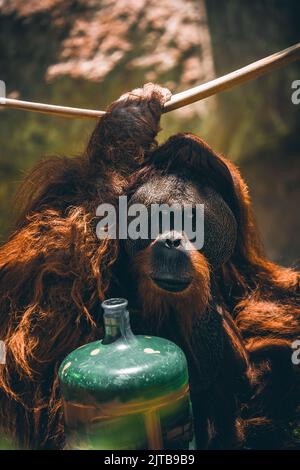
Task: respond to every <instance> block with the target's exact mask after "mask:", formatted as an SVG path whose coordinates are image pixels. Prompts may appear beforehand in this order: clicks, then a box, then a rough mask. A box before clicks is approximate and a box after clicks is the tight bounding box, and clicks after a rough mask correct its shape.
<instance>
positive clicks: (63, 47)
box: [0, 0, 300, 267]
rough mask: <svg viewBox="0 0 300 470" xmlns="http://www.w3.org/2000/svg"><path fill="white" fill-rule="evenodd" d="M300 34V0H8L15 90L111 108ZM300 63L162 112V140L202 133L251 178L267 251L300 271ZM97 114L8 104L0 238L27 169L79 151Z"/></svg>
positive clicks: (8, 69)
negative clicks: (131, 93)
mask: <svg viewBox="0 0 300 470" xmlns="http://www.w3.org/2000/svg"><path fill="white" fill-rule="evenodd" d="M298 41H300V2H299V1H298V0H285V1H283V0H252V1H251V2H249V1H241V0H223V1H221V0H207V1H205V0H27V1H26V2H24V0H0V79H2V80H4V81H5V82H6V87H7V97H11V98H19V99H24V100H31V101H41V102H48V103H52V104H60V105H66V106H76V107H86V108H94V109H105V107H106V106H107V105H108V104H109V103H110V102H111V101H113V100H114V99H116V98H117V97H118V96H119V95H120V94H121V93H123V92H124V91H127V90H129V89H131V88H133V87H136V86H140V85H141V84H143V83H144V82H147V81H155V82H158V83H160V84H162V85H166V86H168V87H169V88H170V89H171V90H172V91H173V92H179V91H182V90H184V89H186V88H189V87H191V86H194V85H196V84H200V83H202V82H205V81H208V80H210V79H213V78H214V77H217V76H220V75H223V74H225V73H227V72H230V71H232V70H234V69H237V68H239V67H242V66H243V65H247V64H248V63H250V62H252V61H255V60H257V59H260V58H262V57H264V56H266V55H269V54H271V53H273V52H277V51H279V50H280V49H284V48H286V47H288V46H290V45H292V44H294V43H296V42H298ZM297 79H298V80H300V65H299V63H297V64H291V65H288V66H286V67H285V68H284V69H281V70H280V71H276V72H273V73H272V74H271V75H267V76H265V77H262V78H259V79H257V80H255V81H253V82H250V83H247V84H244V85H241V86H239V87H237V88H235V89H233V90H230V91H227V92H223V93H222V94H220V95H218V96H215V97H212V98H209V99H206V100H204V101H201V102H199V103H197V104H195V105H192V106H188V107H186V108H182V109H181V110H178V111H175V112H172V113H170V114H168V115H165V116H164V117H163V119H162V127H163V131H162V132H161V134H160V137H159V140H160V141H162V140H164V139H165V138H167V137H168V136H169V135H171V134H173V133H174V132H178V131H190V132H194V133H197V134H198V135H200V136H201V137H202V138H204V139H205V140H207V142H208V143H209V144H210V145H211V146H212V147H213V148H214V149H215V150H216V151H218V152H220V153H222V154H223V155H225V156H227V157H228V158H230V159H232V160H233V161H234V162H235V163H237V164H238V166H239V167H240V169H241V172H242V174H243V176H244V178H245V179H246V181H247V182H248V184H249V187H250V193H251V196H252V200H253V204H254V210H255V213H256V218H257V222H258V225H259V228H260V232H261V235H262V239H263V242H264V245H265V248H266V251H267V254H268V255H269V257H270V258H271V259H272V260H274V261H276V262H279V263H280V264H283V265H286V266H289V265H293V266H297V265H298V267H299V258H300V255H299V253H300V250H299V248H300V237H299V232H300V230H299V228H300V218H299V206H300V166H299V157H300V105H294V104H293V103H292V101H291V95H292V91H293V90H292V88H291V84H292V82H293V81H294V80H297ZM94 125H95V122H94V121H93V120H80V119H65V118H58V117H51V116H46V115H41V114H35V113H29V112H24V111H17V110H4V109H0V240H1V241H4V240H5V239H6V237H7V236H8V234H9V230H10V227H11V224H12V221H13V213H12V200H13V196H14V193H15V191H16V189H17V187H18V185H19V183H20V181H21V179H22V177H23V176H24V174H25V173H26V172H28V171H29V170H30V168H32V166H33V165H34V164H35V163H36V162H37V161H38V159H39V158H41V157H43V156H45V155H47V154H48V155H49V154H66V155H70V156H72V155H75V154H78V153H80V152H81V151H82V150H83V148H84V146H85V144H86V142H87V139H88V135H89V133H90V132H91V130H92V129H93V126H94Z"/></svg>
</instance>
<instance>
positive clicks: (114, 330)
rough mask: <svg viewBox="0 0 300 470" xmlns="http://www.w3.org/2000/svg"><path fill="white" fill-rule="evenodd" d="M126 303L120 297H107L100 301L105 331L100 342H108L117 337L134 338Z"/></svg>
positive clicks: (127, 339)
mask: <svg viewBox="0 0 300 470" xmlns="http://www.w3.org/2000/svg"><path fill="white" fill-rule="evenodd" d="M127 305H128V302H127V300H126V299H120V298H114V299H108V300H105V301H104V302H102V308H103V310H104V314H103V319H104V331H105V335H104V339H103V340H102V344H110V343H113V342H114V341H117V340H118V339H123V340H125V341H132V340H134V335H133V333H132V331H131V327H130V320H129V312H128V310H127Z"/></svg>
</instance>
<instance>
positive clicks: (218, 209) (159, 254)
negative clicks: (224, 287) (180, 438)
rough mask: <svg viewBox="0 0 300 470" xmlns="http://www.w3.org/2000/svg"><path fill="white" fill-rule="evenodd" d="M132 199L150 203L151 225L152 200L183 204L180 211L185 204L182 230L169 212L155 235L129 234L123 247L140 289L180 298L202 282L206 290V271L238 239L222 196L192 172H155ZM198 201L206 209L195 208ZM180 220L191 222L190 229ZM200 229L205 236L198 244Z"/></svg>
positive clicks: (221, 260) (218, 262)
mask: <svg viewBox="0 0 300 470" xmlns="http://www.w3.org/2000/svg"><path fill="white" fill-rule="evenodd" d="M133 204H143V205H145V206H146V207H147V208H148V214H149V228H150V227H151V223H152V222H153V221H152V220H151V215H152V214H153V213H152V212H151V210H150V208H151V207H152V206H153V205H155V204H156V205H160V207H163V206H162V205H165V206H164V207H171V206H173V207H174V206H176V207H178V208H182V215H184V211H185V208H188V214H187V217H186V218H184V216H183V217H182V225H181V230H178V227H177V226H176V221H175V218H174V216H173V218H172V217H170V223H169V226H168V227H167V229H166V228H165V227H164V226H163V223H160V224H159V230H158V233H157V236H156V237H154V238H151V236H149V238H148V239H136V240H132V239H130V238H129V239H128V240H127V242H126V249H127V252H128V253H129V256H130V257H131V259H132V262H133V266H134V270H135V273H136V276H137V278H138V282H139V286H141V285H142V286H143V292H144V294H146V295H148V294H149V291H150V290H151V291H152V292H154V293H155V296H158V297H164V298H168V299H169V300H171V298H172V296H175V297H176V298H177V299H178V298H179V296H180V297H181V298H182V297H185V296H187V295H193V294H194V293H195V291H198V290H199V289H201V285H202V286H203V289H204V288H205V289H206V290H207V283H208V282H209V278H210V271H211V270H214V269H216V268H217V267H219V266H220V265H222V264H223V263H225V262H226V261H227V260H228V259H229V258H230V256H231V254H232V252H233V250H234V246H235V242H236V231H237V224H236V221H235V218H234V216H233V213H232V211H231V210H230V208H229V207H228V205H227V204H226V203H225V201H224V200H223V199H222V197H221V196H220V195H219V194H218V193H217V192H216V191H215V190H214V189H213V188H212V187H209V186H208V185H206V184H205V182H204V181H203V182H201V181H195V180H193V178H192V176H191V175H189V176H186V175H181V176H178V175H174V174H171V175H156V176H154V177H152V178H151V179H150V180H149V181H147V182H146V183H144V184H142V185H141V186H140V187H138V189H137V190H136V191H135V192H134V194H133V195H132V197H131V199H130V202H129V207H130V206H131V205H133ZM201 205H202V207H203V209H204V212H201V211H199V210H198V208H199V207H200V206H201ZM171 216H172V214H171ZM199 217H200V218H201V217H202V220H198V219H199ZM184 222H187V223H188V222H190V225H189V229H188V230H187V227H186V226H185V223H184ZM191 229H192V232H191ZM149 233H150V230H149ZM191 233H192V234H194V238H193V239H191V236H190V234H191ZM201 233H202V235H204V236H203V243H201V247H200V248H199V236H201ZM197 236H198V240H196V238H197ZM196 242H198V247H197V243H196ZM202 245H203V246H202ZM195 246H196V248H195ZM204 284H206V286H204Z"/></svg>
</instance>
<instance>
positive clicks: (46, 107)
mask: <svg viewBox="0 0 300 470" xmlns="http://www.w3.org/2000/svg"><path fill="white" fill-rule="evenodd" d="M0 106H4V107H5V108H14V109H23V110H24V111H34V112H35V113H43V114H54V115H56V116H61V117H68V118H88V119H90V118H95V119H97V118H99V117H101V116H103V114H105V111H97V110H96V109H82V108H71V107H69V106H56V105H54V104H46V103H35V102H33V101H21V100H14V99H11V98H0Z"/></svg>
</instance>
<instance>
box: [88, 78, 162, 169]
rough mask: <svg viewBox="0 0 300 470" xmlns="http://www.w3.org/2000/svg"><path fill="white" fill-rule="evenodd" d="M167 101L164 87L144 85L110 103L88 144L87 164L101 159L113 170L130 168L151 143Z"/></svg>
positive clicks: (150, 84) (153, 140)
mask: <svg viewBox="0 0 300 470" xmlns="http://www.w3.org/2000/svg"><path fill="white" fill-rule="evenodd" d="M170 98H171V93H170V91H169V90H168V89H167V88H162V87H160V86H159V85H154V84H152V83H148V84H146V85H144V87H143V88H138V89H135V90H133V91H131V92H129V93H126V94H124V95H122V96H121V97H120V98H119V99H118V100H117V101H115V102H113V103H112V104H111V105H110V106H109V108H108V109H107V113H106V114H105V116H104V117H103V118H101V119H100V121H99V122H98V124H97V126H96V127H95V129H94V131H93V133H92V135H91V138H90V141H89V143H88V146H87V150H86V153H87V156H88V158H89V159H90V161H91V163H97V162H98V161H99V160H101V161H99V163H101V162H104V163H108V164H110V165H112V166H113V167H114V168H115V169H122V168H124V167H125V169H126V168H127V169H130V168H131V167H132V168H134V167H135V164H138V163H139V162H141V161H142V159H143V156H144V152H145V151H147V150H149V149H150V148H151V147H152V146H153V144H155V137H156V135H157V133H158V132H159V130H160V127H159V121H160V117H161V114H162V109H163V106H164V104H165V102H166V101H168V100H169V99H170Z"/></svg>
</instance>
